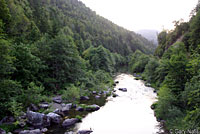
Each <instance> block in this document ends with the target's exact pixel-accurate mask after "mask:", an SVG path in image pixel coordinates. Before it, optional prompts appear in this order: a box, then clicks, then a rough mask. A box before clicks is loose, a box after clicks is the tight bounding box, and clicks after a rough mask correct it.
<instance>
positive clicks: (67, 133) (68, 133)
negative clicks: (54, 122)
mask: <svg viewBox="0 0 200 134" xmlns="http://www.w3.org/2000/svg"><path fill="white" fill-rule="evenodd" d="M65 134H75V133H74V132H72V131H70V132H65Z"/></svg>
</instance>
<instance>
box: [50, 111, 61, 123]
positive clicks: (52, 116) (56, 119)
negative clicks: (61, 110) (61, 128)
mask: <svg viewBox="0 0 200 134" xmlns="http://www.w3.org/2000/svg"><path fill="white" fill-rule="evenodd" d="M47 117H49V118H50V119H51V121H52V122H53V123H56V124H59V123H60V122H61V116H60V115H58V114H55V113H48V114H47Z"/></svg>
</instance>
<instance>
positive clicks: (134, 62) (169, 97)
mask: <svg viewBox="0 0 200 134" xmlns="http://www.w3.org/2000/svg"><path fill="white" fill-rule="evenodd" d="M199 7H200V3H198V5H197V6H196V8H195V9H194V11H193V12H192V17H191V19H190V21H189V22H181V21H177V22H176V28H175V29H174V30H172V31H162V32H161V33H160V34H159V35H158V43H159V46H158V48H157V49H156V51H155V56H152V57H148V56H147V55H145V54H143V53H141V52H140V51H136V52H135V53H134V54H133V55H132V56H131V62H130V63H129V69H130V70H131V72H137V73H142V79H144V80H146V81H147V82H149V83H151V86H153V87H154V88H156V89H157V92H158V101H157V102H156V103H155V104H153V105H152V108H153V109H154V110H155V114H156V117H157V119H158V120H159V121H161V122H162V123H163V124H164V127H165V129H166V130H167V131H170V133H173V134H174V133H176V132H177V131H179V130H180V131H179V132H181V133H183V132H184V133H187V134H189V133H196V132H198V130H199V129H200V94H199V93H200V10H199V9H200V8H199ZM138 59H140V60H138ZM168 133H169V132H168Z"/></svg>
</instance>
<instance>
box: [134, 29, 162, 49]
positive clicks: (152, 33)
mask: <svg viewBox="0 0 200 134" xmlns="http://www.w3.org/2000/svg"><path fill="white" fill-rule="evenodd" d="M136 33H138V34H140V35H142V36H143V37H145V38H146V39H148V40H149V41H152V42H153V43H154V44H155V45H156V46H158V41H157V36H158V34H159V33H160V32H159V31H158V30H153V29H142V30H138V31H136Z"/></svg>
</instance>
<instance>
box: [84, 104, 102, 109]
mask: <svg viewBox="0 0 200 134" xmlns="http://www.w3.org/2000/svg"><path fill="white" fill-rule="evenodd" d="M99 109H100V106H98V105H96V104H93V105H88V106H87V107H86V111H97V110H99Z"/></svg>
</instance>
